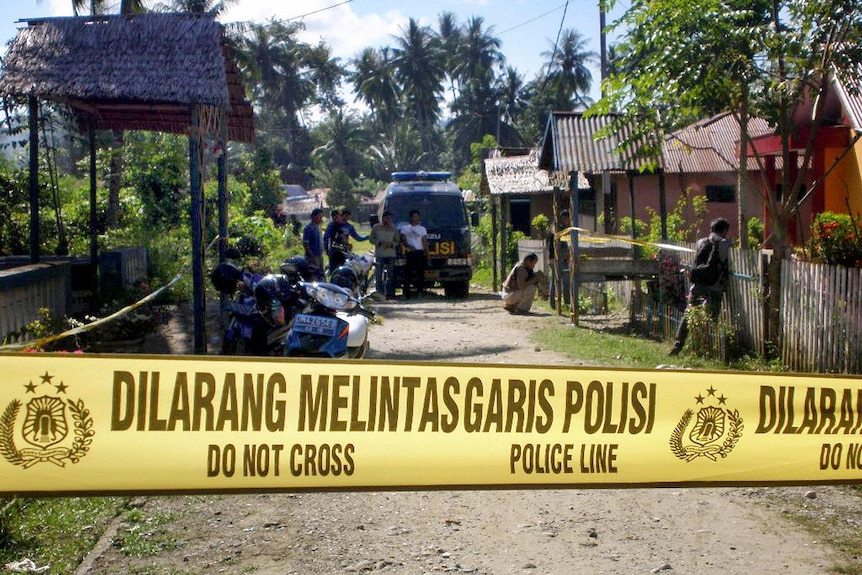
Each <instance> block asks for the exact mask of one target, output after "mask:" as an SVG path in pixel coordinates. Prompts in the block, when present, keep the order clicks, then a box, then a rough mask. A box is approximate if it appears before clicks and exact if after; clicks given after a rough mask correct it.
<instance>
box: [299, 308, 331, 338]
mask: <svg viewBox="0 0 862 575" xmlns="http://www.w3.org/2000/svg"><path fill="white" fill-rule="evenodd" d="M293 329H294V330H295V331H298V332H302V333H311V334H314V335H326V336H330V337H331V336H334V335H335V332H336V331H337V329H338V318H335V317H323V316H319V315H308V314H304V313H301V314H299V315H297V316H296V319H294V320H293Z"/></svg>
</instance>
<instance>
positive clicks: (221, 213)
mask: <svg viewBox="0 0 862 575" xmlns="http://www.w3.org/2000/svg"><path fill="white" fill-rule="evenodd" d="M219 117H220V120H221V122H220V126H219V138H218V147H219V150H220V152H221V154H220V155H219V156H218V160H217V161H216V163H217V165H218V235H219V241H218V261H219V262H223V261H224V260H225V257H226V256H225V251H226V250H227V239H228V235H227V226H228V219H227V216H228V189H227V114H226V113H225V112H224V111H221V112H219Z"/></svg>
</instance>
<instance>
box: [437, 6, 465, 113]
mask: <svg viewBox="0 0 862 575" xmlns="http://www.w3.org/2000/svg"><path fill="white" fill-rule="evenodd" d="M437 28H438V30H439V37H440V47H441V49H442V50H443V58H444V64H443V65H444V67H445V69H446V71H447V74H448V76H449V89H450V90H451V92H452V99H453V100H454V99H455V98H456V97H457V95H458V85H457V82H458V79H457V78H456V76H455V73H454V69H455V66H457V64H458V47H459V46H460V45H461V28H460V27H459V26H458V19H457V17H456V16H455V13H454V12H443V13H442V14H440V16H439V17H438V19H437Z"/></svg>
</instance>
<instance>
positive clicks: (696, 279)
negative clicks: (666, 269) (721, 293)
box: [689, 240, 722, 286]
mask: <svg viewBox="0 0 862 575" xmlns="http://www.w3.org/2000/svg"><path fill="white" fill-rule="evenodd" d="M721 274H722V269H721V260H720V258H719V257H718V242H713V241H711V240H710V241H708V242H706V243H705V244H703V245H702V246H701V248H700V250H698V252H697V254H696V255H695V256H694V265H693V266H692V268H691V273H690V274H689V277H690V278H691V281H692V283H694V284H697V285H702V286H712V285H715V284H716V283H717V282H718V280H719V279H720V278H721Z"/></svg>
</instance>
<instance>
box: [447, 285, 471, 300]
mask: <svg viewBox="0 0 862 575" xmlns="http://www.w3.org/2000/svg"><path fill="white" fill-rule="evenodd" d="M443 293H445V294H446V297H451V298H466V297H467V296H469V295H470V282H469V281H460V282H446V283H444V284H443Z"/></svg>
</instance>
